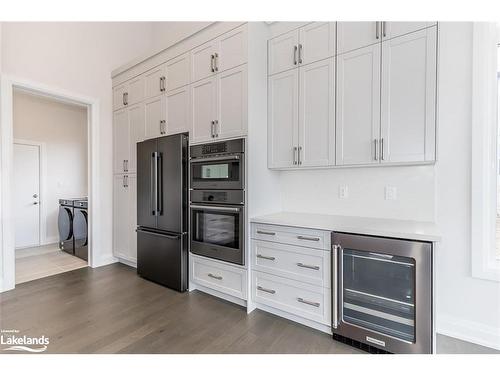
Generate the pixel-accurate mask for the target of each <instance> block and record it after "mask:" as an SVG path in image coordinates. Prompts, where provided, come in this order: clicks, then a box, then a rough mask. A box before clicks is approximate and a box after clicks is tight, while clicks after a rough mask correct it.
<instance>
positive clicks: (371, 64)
mask: <svg viewBox="0 0 500 375" xmlns="http://www.w3.org/2000/svg"><path fill="white" fill-rule="evenodd" d="M380 52H381V45H380V44H374V45H371V46H368V47H364V48H360V49H356V50H354V51H351V52H348V53H345V54H342V55H339V56H337V95H336V102H337V105H336V112H337V114H336V154H337V156H336V164H337V165H356V164H371V163H378V158H379V157H378V143H379V132H380V64H381V62H380Z"/></svg>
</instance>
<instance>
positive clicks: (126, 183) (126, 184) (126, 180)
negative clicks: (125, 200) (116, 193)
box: [125, 175, 128, 187]
mask: <svg viewBox="0 0 500 375" xmlns="http://www.w3.org/2000/svg"><path fill="white" fill-rule="evenodd" d="M125 187H128V176H127V175H125Z"/></svg>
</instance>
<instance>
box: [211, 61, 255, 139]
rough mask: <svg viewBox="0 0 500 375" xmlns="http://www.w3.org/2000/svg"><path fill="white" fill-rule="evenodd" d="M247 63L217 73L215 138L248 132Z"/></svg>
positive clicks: (235, 135) (230, 136) (236, 135)
mask: <svg viewBox="0 0 500 375" xmlns="http://www.w3.org/2000/svg"><path fill="white" fill-rule="evenodd" d="M247 92H248V84H247V64H244V65H240V66H237V67H236V68H233V69H230V70H226V71H224V72H221V73H219V74H218V75H217V116H216V122H215V129H214V133H215V138H217V139H225V138H232V137H238V136H240V135H244V134H246V131H247V121H248V114H247V112H248V95H247Z"/></svg>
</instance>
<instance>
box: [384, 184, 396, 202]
mask: <svg viewBox="0 0 500 375" xmlns="http://www.w3.org/2000/svg"><path fill="white" fill-rule="evenodd" d="M396 199H398V189H397V188H396V187H395V186H389V185H387V186H386V187H385V200H386V201H395V200H396Z"/></svg>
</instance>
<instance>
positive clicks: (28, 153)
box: [12, 88, 89, 284]
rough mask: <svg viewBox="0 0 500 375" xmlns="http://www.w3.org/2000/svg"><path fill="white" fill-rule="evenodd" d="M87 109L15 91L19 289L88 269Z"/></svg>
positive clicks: (50, 98) (17, 274) (15, 181)
mask: <svg viewBox="0 0 500 375" xmlns="http://www.w3.org/2000/svg"><path fill="white" fill-rule="evenodd" d="M87 109H88V108H87V106H85V105H81V104H76V103H67V102H63V101H61V100H58V99H56V98H52V97H47V96H43V95H39V94H37V93H33V92H31V91H28V90H23V89H18V88H14V90H13V117H12V118H13V136H14V139H13V141H14V142H13V167H14V170H13V179H14V181H13V188H14V191H13V198H14V199H13V207H12V208H13V211H12V213H13V219H14V226H15V236H14V237H15V238H14V242H15V265H16V272H15V279H16V284H20V283H24V282H27V281H31V280H35V279H39V278H42V277H47V276H51V275H54V274H58V273H62V272H67V271H72V270H75V269H78V268H82V267H86V266H87V259H88V220H87V217H88V215H87V212H88V209H87V208H88V204H87V202H88V200H87V197H88V175H89V172H88V163H87V160H88V139H87V138H88V130H87V124H88V113H87Z"/></svg>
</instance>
